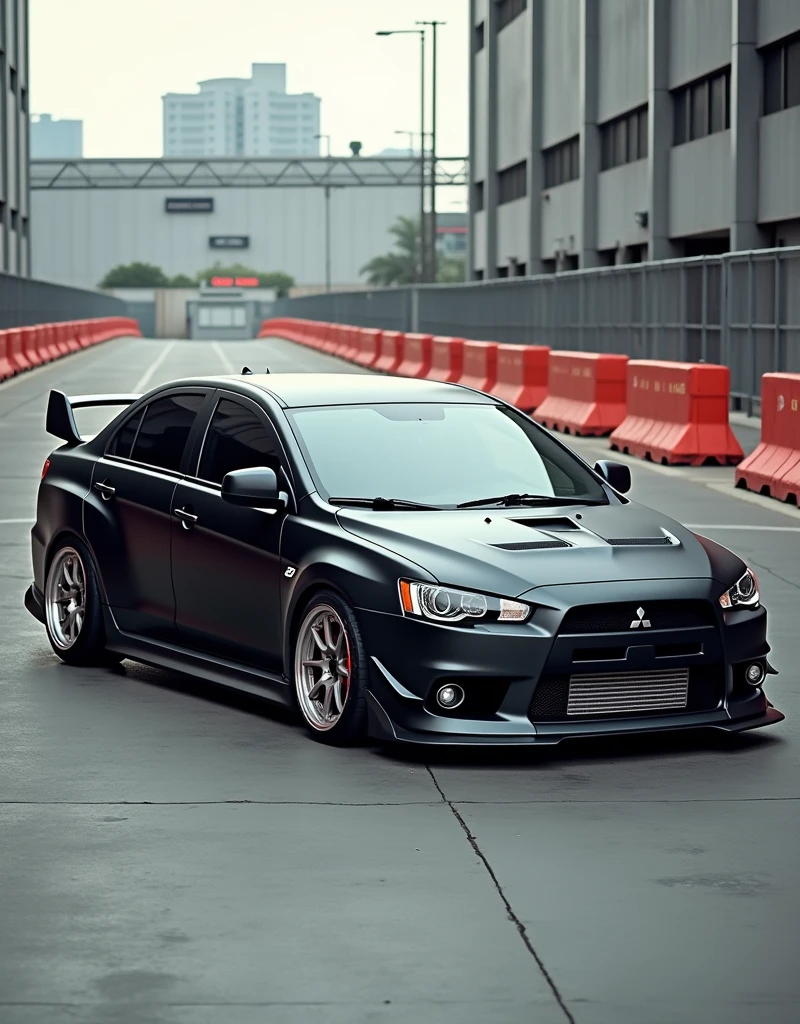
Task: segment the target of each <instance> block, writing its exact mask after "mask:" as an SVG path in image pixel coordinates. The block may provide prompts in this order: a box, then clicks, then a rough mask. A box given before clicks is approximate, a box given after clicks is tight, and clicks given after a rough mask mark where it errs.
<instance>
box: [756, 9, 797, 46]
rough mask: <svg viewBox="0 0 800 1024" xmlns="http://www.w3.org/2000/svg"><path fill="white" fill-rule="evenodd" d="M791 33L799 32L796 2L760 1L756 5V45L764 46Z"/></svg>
mask: <svg viewBox="0 0 800 1024" xmlns="http://www.w3.org/2000/svg"><path fill="white" fill-rule="evenodd" d="M792 32H800V3H797V0H761V3H759V5H758V45H759V46H764V44H765V43H771V42H773V41H774V40H775V39H780V38H781V37H782V36H788V35H790V34H791V33H792Z"/></svg>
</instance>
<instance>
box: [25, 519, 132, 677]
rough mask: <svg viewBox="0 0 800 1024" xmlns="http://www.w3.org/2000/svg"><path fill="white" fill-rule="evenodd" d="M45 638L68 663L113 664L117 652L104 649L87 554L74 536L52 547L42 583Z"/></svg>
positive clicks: (92, 571) (96, 592)
mask: <svg viewBox="0 0 800 1024" xmlns="http://www.w3.org/2000/svg"><path fill="white" fill-rule="evenodd" d="M44 611H45V626H46V628H47V638H48V640H49V641H50V645H51V647H52V648H53V650H54V651H55V652H56V654H57V655H58V656H59V658H61V660H62V661H65V662H66V663H67V664H68V665H113V664H116V663H117V662H119V661H121V660H122V657H121V655H117V654H112V653H111V652H109V651H106V649H105V643H106V636H105V630H104V629H103V613H102V607H101V602H100V590H99V587H98V585H97V576H96V574H95V569H94V565H93V563H92V559H91V556H90V554H89V552H88V550H87V549H86V547H85V545H83V544H81V543H80V541H78V540H77V539H73V538H70V539H69V540H65V541H64V542H63V543H62V544H61V545H60V546H59V547H58V548H57V550H56V552H55V554H54V555H53V557H52V559H51V561H50V568H49V569H48V571H47V580H46V582H45V587H44Z"/></svg>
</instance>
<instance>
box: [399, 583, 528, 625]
mask: <svg viewBox="0 0 800 1024" xmlns="http://www.w3.org/2000/svg"><path fill="white" fill-rule="evenodd" d="M400 606H401V608H402V609H403V614H404V615H413V616H415V617H416V618H420V619H429V620H430V621H431V622H450V623H456V622H464V623H467V624H471V623H472V622H475V621H477V620H483V621H485V622H524V621H525V620H526V619H527V618H528V617H529V615H530V613H531V609H530V605H527V604H523V603H522V601H511V600H510V599H509V598H506V597H488V596H487V595H486V594H476V593H474V592H473V591H471V590H455V589H453V587H440V586H439V585H438V584H435V583H411V582H409V581H408V580H400Z"/></svg>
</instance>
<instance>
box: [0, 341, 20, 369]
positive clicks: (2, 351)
mask: <svg viewBox="0 0 800 1024" xmlns="http://www.w3.org/2000/svg"><path fill="white" fill-rule="evenodd" d="M9 343H10V338H9V332H8V331H0V380H5V379H6V378H7V377H13V376H14V374H15V373H16V372H17V371H16V369H15V368H14V365H13V363H12V362H11V360H10V359H9V357H8V349H9Z"/></svg>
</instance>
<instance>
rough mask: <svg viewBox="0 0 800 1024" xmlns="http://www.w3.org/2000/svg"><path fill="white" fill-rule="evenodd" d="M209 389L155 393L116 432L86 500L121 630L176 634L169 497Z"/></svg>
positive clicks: (89, 530)
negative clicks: (150, 399)
mask: <svg viewBox="0 0 800 1024" xmlns="http://www.w3.org/2000/svg"><path fill="white" fill-rule="evenodd" d="M211 394H212V392H211V390H210V389H203V388H184V389H176V390H175V391H170V392H166V393H163V394H160V395H158V396H157V397H155V398H154V399H153V401H151V402H150V403H149V404H148V405H147V406H145V407H144V408H141V407H140V408H139V409H138V410H137V411H136V412H134V413H133V414H132V415H131V416H130V417H129V418H128V419H127V420H125V422H124V423H123V424H122V425H121V427H120V429H119V430H118V431H117V432H116V434H115V435H114V436H113V437H112V439H111V442H110V443H109V445H108V447H107V449H106V452H105V454H104V456H103V457H102V458H101V459H99V460H98V462H97V464H96V465H95V467H94V473H93V476H92V489H91V491H90V493H89V495H88V497H87V498H86V501H85V502H84V531H85V534H86V538H87V540H88V542H89V545H90V547H91V549H92V552H93V554H94V558H95V562H96V564H97V567H98V569H99V570H100V575H101V577H102V580H103V584H104V586H105V592H106V597H107V600H108V603H109V605H110V606H111V609H112V611H113V613H114V618H115V620H116V622H117V624H118V625H119V627H120V629H122V630H123V631H124V632H127V633H136V634H139V635H143V636H152V637H156V638H161V639H167V640H168V639H173V638H174V637H175V634H176V630H175V599H174V595H173V590H172V574H171V571H170V541H171V529H172V518H173V517H172V514H171V513H172V496H173V494H174V493H175V488H176V487H177V484H178V480H179V479H180V476H181V469H182V466H183V463H184V461H185V459H186V458H187V457H188V451H189V450H190V440H192V441H193V438H194V432H195V428H196V424H197V422H198V413H199V412H200V410H201V408H202V406H203V403H204V402H205V401H206V400H207V399H209V400H210V396H211Z"/></svg>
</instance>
